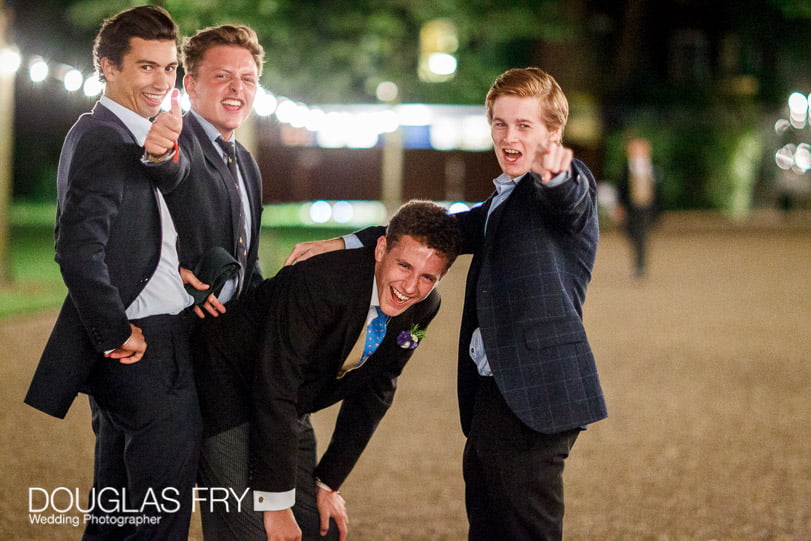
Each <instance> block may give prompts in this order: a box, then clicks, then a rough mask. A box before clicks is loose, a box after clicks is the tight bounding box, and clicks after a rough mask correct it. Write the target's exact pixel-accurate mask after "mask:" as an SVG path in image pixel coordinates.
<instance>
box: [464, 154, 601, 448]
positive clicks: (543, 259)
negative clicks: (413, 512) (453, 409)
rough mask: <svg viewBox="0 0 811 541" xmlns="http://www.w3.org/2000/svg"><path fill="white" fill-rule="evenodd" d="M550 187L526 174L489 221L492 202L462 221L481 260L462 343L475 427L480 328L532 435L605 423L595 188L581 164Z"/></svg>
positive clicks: (505, 391)
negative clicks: (590, 324)
mask: <svg viewBox="0 0 811 541" xmlns="http://www.w3.org/2000/svg"><path fill="white" fill-rule="evenodd" d="M571 173H572V178H571V179H570V180H569V181H568V182H564V183H563V184H561V185H559V186H556V187H553V188H549V187H546V186H544V185H542V184H541V183H540V179H539V178H538V177H537V176H536V175H534V174H528V175H525V176H524V177H523V178H522V179H521V181H520V182H519V183H518V185H517V186H516V187H515V189H514V190H513V192H512V193H511V194H510V196H509V197H508V198H507V200H506V201H504V202H503V203H502V204H501V205H499V206H498V207H497V208H496V209H495V211H494V212H493V214H492V215H491V216H490V221H489V223H488V225H487V233H486V234H485V233H484V223H485V219H486V217H487V211H488V209H489V208H490V204H491V202H492V197H491V198H490V199H488V200H487V201H486V202H485V204H484V205H482V206H481V207H478V208H474V209H472V210H470V211H468V212H464V213H461V214H458V215H457V217H458V219H459V224H460V227H461V228H462V231H463V232H464V238H465V248H464V251H465V252H466V253H473V260H472V261H471V265H470V270H469V271H468V279H467V286H466V290H465V305H464V309H463V314H462V328H461V331H460V336H459V345H460V348H459V383H458V386H459V409H460V414H461V420H462V428H463V430H464V432H465V434H467V433H468V431H469V429H470V420H471V416H472V409H473V402H474V397H475V395H476V389H477V385H478V374H477V372H476V366H475V364H474V363H473V362H472V361H471V359H470V356H469V354H468V346H469V344H470V339H471V336H472V334H473V331H474V330H475V329H476V327H480V328H481V332H482V338H483V339H484V343H485V347H486V351H487V359H488V361H489V363H490V367H491V369H492V370H493V375H494V377H495V381H496V383H497V384H498V388H499V390H500V391H501V394H502V395H503V396H504V399H505V400H506V402H507V404H508V405H509V406H510V408H511V409H512V411H513V412H514V413H515V414H516V415H517V416H518V417H519V418H520V419H521V420H522V421H523V422H524V423H525V424H526V425H527V426H529V427H530V428H532V429H534V430H536V431H538V432H543V433H557V432H562V431H564V430H569V429H572V428H577V427H579V426H583V425H586V424H588V423H591V422H594V421H598V420H600V419H602V418H604V417H605V416H606V408H605V401H604V399H603V392H602V389H601V387H600V382H599V379H598V377H597V369H596V366H595V363H594V356H593V355H592V352H591V348H590V346H589V343H588V340H587V338H586V331H585V329H584V327H583V320H582V305H583V302H584V301H585V297H586V287H587V285H588V283H589V281H590V280H591V270H592V267H593V266H594V258H595V254H596V251H597V241H598V238H599V230H598V224H597V203H596V184H595V181H594V177H593V176H592V174H591V172H590V171H589V170H588V168H587V167H586V166H585V164H583V163H582V162H580V161H579V160H575V162H574V164H573V166H572V170H571Z"/></svg>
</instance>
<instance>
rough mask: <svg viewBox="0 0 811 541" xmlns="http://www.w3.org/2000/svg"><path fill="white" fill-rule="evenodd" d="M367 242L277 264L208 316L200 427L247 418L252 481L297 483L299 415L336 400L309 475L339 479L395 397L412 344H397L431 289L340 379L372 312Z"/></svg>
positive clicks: (423, 320) (421, 316)
mask: <svg viewBox="0 0 811 541" xmlns="http://www.w3.org/2000/svg"><path fill="white" fill-rule="evenodd" d="M372 280H374V249H373V248H372V247H369V248H361V249H358V250H343V251H339V252H332V253H328V254H323V255H321V256H318V257H314V258H312V259H309V260H306V261H303V262H301V263H297V264H296V265H294V266H291V267H284V268H282V270H280V271H279V273H278V274H277V275H276V276H275V277H274V278H271V279H268V280H265V281H264V282H263V283H262V284H261V285H260V286H259V287H258V288H256V289H255V290H254V291H253V292H252V294H250V295H247V296H244V297H243V298H242V299H240V301H239V302H238V303H236V304H235V305H233V306H232V307H231V308H229V310H228V312H227V313H226V314H224V315H223V316H220V317H219V318H216V319H207V320H206V321H205V322H204V323H203V327H202V328H201V335H200V336H201V339H200V340H199V341H198V348H199V351H198V352H197V353H196V354H195V356H194V357H195V362H196V364H195V377H196V378H197V383H198V392H199V394H200V402H201V407H202V411H203V419H204V425H205V432H206V435H207V436H211V435H213V434H216V433H218V432H221V431H223V430H226V429H228V428H230V427H232V426H236V425H238V424H241V423H244V422H246V421H249V420H250V421H251V422H252V438H251V448H252V451H253V455H254V456H253V460H254V462H253V468H252V473H253V478H252V484H251V486H252V488H254V489H255V490H262V491H269V492H285V491H288V490H290V489H292V488H294V487H295V474H296V456H297V449H298V424H297V420H298V418H299V416H301V415H303V414H305V413H309V412H314V411H318V410H320V409H323V408H325V407H327V406H330V405H332V404H335V403H337V402H340V401H343V402H342V405H341V410H340V413H339V415H338V420H337V423H336V426H335V430H334V432H333V435H332V440H331V441H330V444H329V447H328V448H327V450H326V452H325V453H324V455H323V456H322V458H321V460H320V462H319V464H318V466H317V468H316V475H317V476H318V477H319V478H320V479H322V480H323V481H324V482H325V483H326V484H328V485H329V486H331V487H333V488H337V487H339V486H340V485H341V484H342V483H343V481H344V479H346V477H347V475H349V472H350V471H351V469H352V467H353V466H354V465H355V463H356V461H357V460H358V457H359V456H360V454H361V453H362V451H363V449H364V448H365V447H366V444H367V443H368V441H369V439H370V438H371V436H372V434H373V433H374V431H375V429H376V427H377V424H378V422H379V421H380V419H381V418H382V417H383V415H384V414H385V412H386V410H387V409H388V407H389V406H390V405H391V403H392V399H393V396H394V391H395V388H396V384H397V377H398V376H399V375H400V373H401V372H402V370H403V367H404V366H405V364H406V362H407V361H408V359H409V358H410V357H411V355H412V353H413V350H410V349H404V348H401V347H400V346H398V345H397V336H398V335H399V334H400V333H402V332H404V331H408V330H409V329H410V328H411V326H412V325H414V324H416V325H419V326H420V328H425V327H427V325H428V324H429V323H430V321H431V320H432V319H433V317H434V316H435V315H436V313H437V311H438V310H439V305H440V297H439V294H438V293H437V292H436V291H434V292H432V293H431V294H430V295H429V296H428V297H427V298H426V299H425V300H423V301H422V302H420V303H418V304H416V305H414V306H412V307H411V308H409V309H408V310H406V311H405V312H404V313H403V314H401V315H400V316H398V317H395V318H392V319H391V320H390V321H389V323H388V327H387V332H386V336H385V338H384V340H383V342H382V343H381V344H380V346H379V348H378V349H377V351H376V352H375V353H374V354H373V355H372V356H371V357H370V358H369V359H367V361H366V362H365V363H364V364H363V366H361V367H360V368H358V369H356V370H353V371H350V372H348V373H347V374H346V375H345V376H344V377H343V378H341V379H338V377H337V376H338V373H339V370H340V367H341V365H342V364H343V362H344V360H345V359H346V357H347V355H348V354H349V352H350V350H351V349H352V347H353V345H354V344H355V341H356V339H357V338H358V336H359V335H360V333H361V330H362V328H363V326H364V323H365V320H366V316H367V313H368V311H369V299H370V296H371V292H372Z"/></svg>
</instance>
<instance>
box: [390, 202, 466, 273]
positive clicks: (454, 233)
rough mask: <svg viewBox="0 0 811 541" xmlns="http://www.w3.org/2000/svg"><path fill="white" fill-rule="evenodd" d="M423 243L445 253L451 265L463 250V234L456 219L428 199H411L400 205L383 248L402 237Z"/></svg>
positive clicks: (392, 219)
mask: <svg viewBox="0 0 811 541" xmlns="http://www.w3.org/2000/svg"><path fill="white" fill-rule="evenodd" d="M404 235H408V236H410V237H413V238H414V240H416V241H418V242H421V243H422V244H425V245H426V246H427V247H428V248H431V249H432V250H435V251H437V252H438V253H440V254H442V255H444V256H445V259H446V260H447V266H446V267H445V270H447V269H448V268H450V266H451V265H452V264H453V262H454V261H455V260H456V256H457V255H459V252H460V251H461V249H462V235H461V233H460V231H459V226H458V225H457V223H456V218H454V217H453V216H451V215H449V214H448V211H447V210H446V209H445V208H444V207H442V206H440V205H437V204H436V203H433V202H431V201H421V200H418V199H412V200H411V201H409V202H408V203H405V204H404V205H403V206H401V207H400V208H399V209H398V210H397V212H396V213H395V214H394V216H392V218H391V220H389V225H388V227H386V249H387V250H391V249H392V247H394V245H395V244H397V242H398V241H399V240H400V239H401V238H402V237H403V236H404Z"/></svg>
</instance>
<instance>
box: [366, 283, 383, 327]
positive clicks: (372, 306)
mask: <svg viewBox="0 0 811 541" xmlns="http://www.w3.org/2000/svg"><path fill="white" fill-rule="evenodd" d="M379 306H380V297H379V296H378V293H377V277H376V276H373V277H372V297H371V298H370V299H369V312H368V313H367V314H366V325H368V324H369V322H371V321H372V320H373V319H374V318H376V317H377V310H376V308H377V307H379Z"/></svg>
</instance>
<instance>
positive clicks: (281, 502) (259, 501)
mask: <svg viewBox="0 0 811 541" xmlns="http://www.w3.org/2000/svg"><path fill="white" fill-rule="evenodd" d="M295 503H296V489H295V488H294V489H292V490H288V491H287V492H264V491H262V490H254V491H253V510H254V511H281V510H283V509H290V508H291V507H293V505H295Z"/></svg>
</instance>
